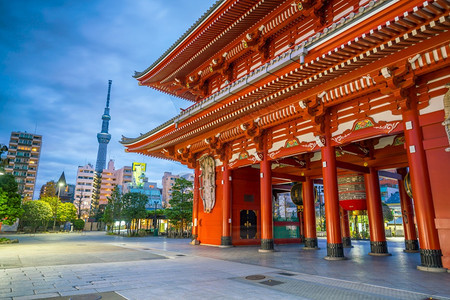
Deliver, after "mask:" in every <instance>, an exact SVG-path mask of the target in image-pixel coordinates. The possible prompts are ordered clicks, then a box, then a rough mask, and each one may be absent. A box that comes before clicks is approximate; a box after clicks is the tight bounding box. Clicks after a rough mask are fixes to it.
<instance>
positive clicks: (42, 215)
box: [22, 200, 53, 232]
mask: <svg viewBox="0 0 450 300" xmlns="http://www.w3.org/2000/svg"><path fill="white" fill-rule="evenodd" d="M23 210H24V212H23V215H22V219H23V221H24V222H25V223H26V224H28V225H30V226H31V230H32V231H33V232H35V231H36V229H37V228H38V227H39V226H41V225H42V226H44V227H45V228H46V227H47V224H48V221H49V220H50V219H51V218H52V216H53V214H52V208H51V207H50V204H49V203H47V202H45V201H41V200H36V201H28V202H26V203H25V204H24V205H23Z"/></svg>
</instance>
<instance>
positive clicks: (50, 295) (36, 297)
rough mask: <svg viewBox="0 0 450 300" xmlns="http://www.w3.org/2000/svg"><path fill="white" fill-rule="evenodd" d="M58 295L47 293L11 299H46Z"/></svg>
mask: <svg viewBox="0 0 450 300" xmlns="http://www.w3.org/2000/svg"><path fill="white" fill-rule="evenodd" d="M58 296H59V294H58V293H48V294H39V295H30V296H22V297H13V300H31V299H48V298H54V297H58Z"/></svg>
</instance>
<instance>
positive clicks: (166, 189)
mask: <svg viewBox="0 0 450 300" xmlns="http://www.w3.org/2000/svg"><path fill="white" fill-rule="evenodd" d="M179 177H180V176H178V175H174V174H172V172H164V175H163V178H162V202H163V205H164V206H167V205H168V204H169V200H170V198H171V195H172V187H173V185H174V184H175V179H177V178H179Z"/></svg>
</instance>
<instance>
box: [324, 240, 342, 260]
mask: <svg viewBox="0 0 450 300" xmlns="http://www.w3.org/2000/svg"><path fill="white" fill-rule="evenodd" d="M324 258H325V259H326V260H344V259H347V258H346V257H345V256H344V247H343V246H342V243H338V244H330V243H327V256H325V257H324Z"/></svg>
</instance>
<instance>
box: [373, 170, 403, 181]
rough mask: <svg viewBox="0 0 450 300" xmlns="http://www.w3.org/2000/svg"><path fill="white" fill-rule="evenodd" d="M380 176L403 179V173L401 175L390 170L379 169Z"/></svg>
mask: <svg viewBox="0 0 450 300" xmlns="http://www.w3.org/2000/svg"><path fill="white" fill-rule="evenodd" d="M378 176H380V177H387V178H391V179H397V180H402V179H403V176H402V175H400V174H398V173H392V172H388V171H378Z"/></svg>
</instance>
